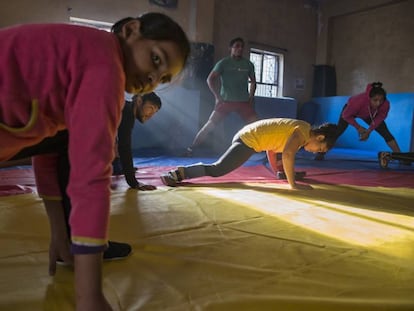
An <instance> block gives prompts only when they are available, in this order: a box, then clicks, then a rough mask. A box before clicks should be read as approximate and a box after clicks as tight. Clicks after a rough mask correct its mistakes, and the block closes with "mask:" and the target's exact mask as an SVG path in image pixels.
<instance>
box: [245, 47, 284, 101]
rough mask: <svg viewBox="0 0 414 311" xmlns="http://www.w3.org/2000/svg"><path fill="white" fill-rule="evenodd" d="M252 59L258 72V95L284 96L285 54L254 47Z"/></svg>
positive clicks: (251, 50) (251, 54)
mask: <svg viewBox="0 0 414 311" xmlns="http://www.w3.org/2000/svg"><path fill="white" fill-rule="evenodd" d="M250 61H251V62H252V63H253V64H254V67H255V74H256V83H257V88H256V93H255V95H256V96H262V97H282V96H283V94H282V89H283V87H282V86H283V85H282V81H283V54H280V53H274V52H271V51H264V50H259V49H255V48H252V49H250Z"/></svg>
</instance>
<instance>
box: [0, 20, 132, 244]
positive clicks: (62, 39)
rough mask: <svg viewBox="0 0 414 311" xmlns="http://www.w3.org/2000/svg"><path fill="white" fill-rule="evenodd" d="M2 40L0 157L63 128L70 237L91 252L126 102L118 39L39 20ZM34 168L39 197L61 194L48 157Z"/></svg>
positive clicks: (101, 233)
mask: <svg viewBox="0 0 414 311" xmlns="http://www.w3.org/2000/svg"><path fill="white" fill-rule="evenodd" d="M0 42H1V49H0V68H1V69H0V161H4V160H7V159H9V158H11V157H12V156H13V155H14V154H16V153H17V152H18V151H19V150H21V149H22V148H24V147H27V146H30V145H34V144H36V143H38V142H40V141H41V140H43V139H44V138H46V137H49V136H54V135H55V134H56V133H57V131H59V130H62V129H65V128H66V129H68V132H69V160H70V164H71V174H70V180H69V186H68V194H69V196H70V198H71V203H72V212H71V218H70V224H71V232H72V240H73V242H74V244H75V245H77V247H78V250H79V251H80V252H94V251H96V250H97V249H98V248H101V247H103V245H105V243H106V240H107V231H108V219H109V205H110V175H111V162H112V159H113V156H114V142H115V136H116V132H117V127H118V124H119V122H120V117H121V110H122V107H123V104H124V89H125V74H124V70H123V57H122V52H121V48H120V45H119V42H118V39H117V38H116V36H115V35H113V34H111V33H108V32H105V31H101V30H96V29H93V28H89V27H81V26H74V25H66V24H37V25H23V26H16V27H10V28H5V29H2V30H0ZM34 167H35V173H36V180H37V186H38V191H39V193H40V195H42V196H45V197H49V198H53V197H54V198H59V197H60V192H59V188H58V185H57V171H56V165H55V162H54V159H53V155H52V156H51V155H48V156H38V157H36V158H35V160H34ZM90 246H91V247H90ZM82 248H83V249H82ZM75 249H76V247H75Z"/></svg>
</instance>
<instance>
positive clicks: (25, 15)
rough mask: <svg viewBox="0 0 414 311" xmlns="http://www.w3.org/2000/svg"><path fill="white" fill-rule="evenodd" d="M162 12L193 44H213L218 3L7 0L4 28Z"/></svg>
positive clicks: (1, 8) (0, 15) (1, 6)
mask: <svg viewBox="0 0 414 311" xmlns="http://www.w3.org/2000/svg"><path fill="white" fill-rule="evenodd" d="M149 11H152V12H162V13H165V14H167V15H169V16H171V17H172V18H173V19H175V20H176V21H177V22H178V23H179V24H180V25H181V26H182V27H183V29H184V30H185V31H186V33H187V34H188V36H189V39H190V40H191V41H195V42H208V43H211V42H212V38H213V31H212V29H213V19H212V18H211V16H212V15H213V14H214V1H205V0H179V1H178V7H177V8H176V9H167V8H162V7H160V6H155V5H151V4H150V3H149V1H148V0H135V1H132V0H117V1H113V0H87V1H85V0H70V1H69V0H36V1H32V0H10V1H8V0H3V1H0V27H5V26H9V25H13V24H21V23H39V22H69V17H70V16H74V17H79V18H86V19H93V20H98V21H104V22H109V23H113V22H116V21H117V20H119V19H121V18H123V17H127V16H138V15H140V14H142V13H145V12H149Z"/></svg>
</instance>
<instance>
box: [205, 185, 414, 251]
mask: <svg viewBox="0 0 414 311" xmlns="http://www.w3.org/2000/svg"><path fill="white" fill-rule="evenodd" d="M279 190H280V189H279ZM197 191H199V192H202V193H204V194H207V195H209V196H214V197H218V198H221V199H223V200H227V201H229V202H232V203H235V204H238V205H242V206H246V207H248V208H252V209H255V210H258V211H260V212H262V213H264V214H267V215H271V216H273V217H276V218H278V219H279V220H282V221H285V222H288V223H291V224H294V225H296V226H300V227H302V228H304V229H306V230H310V231H313V232H316V233H318V234H321V235H324V236H326V237H329V238H334V239H337V240H340V241H344V242H346V243H350V244H354V245H359V246H365V247H369V248H371V249H375V250H377V251H379V252H381V253H386V254H390V255H392V256H395V257H399V258H414V247H407V246H409V245H414V217H412V216H406V215H401V214H393V213H387V212H384V211H376V210H372V209H363V208H356V207H353V206H349V205H346V204H341V203H338V202H335V203H333V202H329V198H327V200H326V201H322V200H320V198H318V199H315V200H312V199H311V198H309V197H307V198H306V199H305V200H304V198H302V197H300V196H296V197H295V196H294V195H292V194H288V195H287V192H286V191H281V192H279V193H278V192H276V191H275V192H269V191H257V190H250V189H228V188H227V189H218V188H207V187H206V188H200V189H197ZM346 195H347V194H346V193H344V196H346ZM371 195H372V194H371Z"/></svg>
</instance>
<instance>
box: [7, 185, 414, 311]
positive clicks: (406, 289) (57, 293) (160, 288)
mask: <svg viewBox="0 0 414 311" xmlns="http://www.w3.org/2000/svg"><path fill="white" fill-rule="evenodd" d="M413 201H414V190H413V189H408V188H393V189H387V188H379V187H375V188H369V187H350V186H341V185H315V186H314V190H311V191H297V192H292V191H289V190H286V188H285V187H284V186H283V185H272V186H271V185H268V184H235V183H232V184H211V185H202V186H188V187H181V188H167V187H159V189H158V190H156V191H152V192H136V191H134V190H128V189H127V187H126V186H125V187H119V188H117V190H116V191H114V192H113V196H112V203H113V206H112V214H111V227H110V238H111V239H112V240H117V241H123V242H128V243H131V244H132V246H133V249H134V252H133V254H132V256H130V257H129V258H128V259H126V260H121V261H113V262H106V263H105V264H104V288H105V295H106V296H107V297H108V299H109V300H110V302H111V304H112V305H113V307H114V309H115V310H128V311H130V310H203V311H204V310H208V311H210V310H211V311H212V310H217V311H218V310H220V311H232V310H237V311H240V310H242V311H243V310H254V311H256V310H283V311H285V310H288V311H289V310H295V311H296V310H298V311H299V310H300V311H305V310H306V311H308V310H318V311H324V310H329V311H332V310H334V311H337V310H352V311H354V310H414V207H413ZM48 228H49V227H48V222H47V217H46V214H45V211H44V209H43V206H42V203H41V200H40V199H39V198H38V197H37V196H36V194H22V195H14V196H7V197H0V245H1V248H0V276H1V277H0V310H2V311H9V310H10V311H20V310H30V311H37V310H46V311H48V310H58V311H65V310H73V309H74V290H73V272H72V270H71V269H70V268H69V267H63V266H59V267H58V271H57V274H56V276H55V277H49V276H48V274H47V269H48V268H47V267H48V243H49V231H48Z"/></svg>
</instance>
